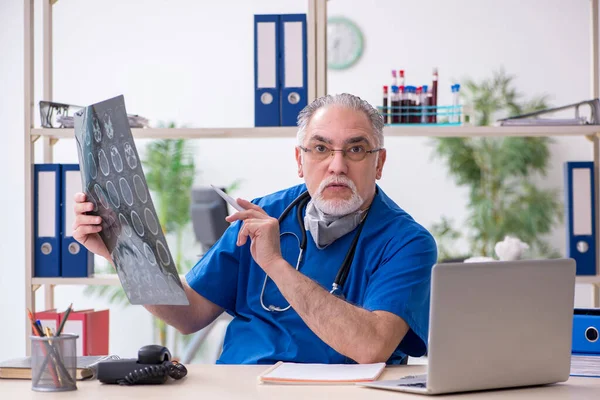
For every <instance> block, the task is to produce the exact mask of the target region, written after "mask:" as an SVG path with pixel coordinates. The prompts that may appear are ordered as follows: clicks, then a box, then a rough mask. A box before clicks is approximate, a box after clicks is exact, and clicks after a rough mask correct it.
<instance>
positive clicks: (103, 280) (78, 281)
mask: <svg viewBox="0 0 600 400" xmlns="http://www.w3.org/2000/svg"><path fill="white" fill-rule="evenodd" d="M179 278H180V279H181V280H182V281H184V280H185V275H179ZM31 284H32V285H110V286H118V285H120V284H121V282H120V281H119V277H118V276H117V274H106V275H95V276H93V277H90V278H31Z"/></svg>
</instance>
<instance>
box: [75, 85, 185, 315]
mask: <svg viewBox="0 0 600 400" xmlns="http://www.w3.org/2000/svg"><path fill="white" fill-rule="evenodd" d="M74 119H75V138H76V143H77V150H78V156H79V165H80V169H81V171H85V173H82V174H81V176H82V180H83V182H82V183H83V187H84V188H85V192H86V195H87V199H88V201H90V202H92V203H93V204H94V210H93V211H91V212H89V214H91V215H98V216H100V217H101V218H102V227H103V229H102V231H100V233H99V235H100V237H101V238H102V241H103V242H104V244H105V245H106V247H107V248H108V251H109V252H110V254H111V256H112V259H113V261H114V263H115V267H116V270H117V275H118V277H119V280H120V282H121V285H122V286H123V289H124V290H125V293H126V294H127V298H128V299H129V302H130V303H131V304H139V305H158V304H165V305H166V304H172V305H188V304H189V301H188V299H187V296H186V294H185V291H184V290H183V285H182V283H181V280H180V278H179V273H178V271H177V266H176V265H175V263H174V259H173V257H172V256H171V252H170V250H169V247H168V243H167V240H166V238H165V236H164V233H163V230H162V228H161V226H160V223H159V219H158V217H157V214H156V209H155V207H154V203H153V201H152V197H151V196H150V192H149V190H148V185H147V183H146V178H145V175H144V171H143V169H142V163H141V162H140V161H139V160H140V158H139V155H138V152H137V149H136V146H135V141H134V139H133V136H132V134H131V128H130V127H129V122H128V118H127V113H126V110H125V101H124V98H123V96H118V97H115V98H112V99H108V100H105V101H102V102H99V103H96V104H93V105H90V106H88V107H84V108H83V109H82V110H79V111H77V112H76V113H75V117H74Z"/></svg>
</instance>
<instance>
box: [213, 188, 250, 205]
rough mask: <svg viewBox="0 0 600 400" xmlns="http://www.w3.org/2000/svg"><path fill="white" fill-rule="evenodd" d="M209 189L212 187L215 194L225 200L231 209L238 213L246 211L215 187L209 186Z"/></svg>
mask: <svg viewBox="0 0 600 400" xmlns="http://www.w3.org/2000/svg"><path fill="white" fill-rule="evenodd" d="M210 187H212V188H213V189H214V191H215V192H217V194H218V195H219V196H221V197H222V198H223V200H225V201H226V202H227V203H229V205H230V206H231V207H233V208H235V209H236V210H238V211H246V209H245V208H243V207H242V206H240V205H239V204H238V203H237V201H235V200H234V199H233V197H231V196H230V195H228V194H227V193H225V192H224V191H222V190H221V189H219V188H218V187H216V186H214V185H210Z"/></svg>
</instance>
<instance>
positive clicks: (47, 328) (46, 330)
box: [38, 321, 64, 386]
mask: <svg viewBox="0 0 600 400" xmlns="http://www.w3.org/2000/svg"><path fill="white" fill-rule="evenodd" d="M38 322H39V321H38ZM44 332H46V337H52V330H50V327H49V326H47V327H46V328H45V329H44ZM48 344H50V346H53V345H54V341H51V340H49V341H48ZM46 359H47V356H46ZM44 368H45V364H43V366H42V371H43V370H44ZM50 368H52V369H53V370H54V371H56V364H54V365H51V366H50ZM56 375H57V376H58V381H59V382H60V385H61V386H62V385H63V384H64V382H63V378H62V376H61V375H60V374H59V373H58V371H56Z"/></svg>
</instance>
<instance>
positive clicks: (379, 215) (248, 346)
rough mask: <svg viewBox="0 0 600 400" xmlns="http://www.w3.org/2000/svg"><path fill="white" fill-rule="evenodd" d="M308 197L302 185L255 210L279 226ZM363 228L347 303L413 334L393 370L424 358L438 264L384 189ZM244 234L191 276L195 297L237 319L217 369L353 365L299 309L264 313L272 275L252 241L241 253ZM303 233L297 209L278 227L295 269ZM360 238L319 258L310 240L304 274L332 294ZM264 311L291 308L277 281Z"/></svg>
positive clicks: (218, 247) (233, 232) (223, 242)
mask: <svg viewBox="0 0 600 400" xmlns="http://www.w3.org/2000/svg"><path fill="white" fill-rule="evenodd" d="M304 191H306V186H305V185H304V184H302V185H298V186H294V187H292V188H289V189H286V190H282V191H279V192H276V193H274V194H271V195H268V196H265V197H262V198H258V199H255V200H254V201H253V203H255V204H258V205H259V206H261V207H262V208H263V209H264V210H265V212H267V213H268V214H269V215H271V216H273V217H275V218H277V217H279V215H280V214H281V213H282V212H283V210H284V209H285V207H286V206H288V205H289V204H290V203H291V202H292V201H293V200H294V199H296V197H298V196H299V195H300V194H302V193H303V192H304ZM364 224H365V225H364V228H363V230H362V233H361V236H360V240H359V241H358V245H357V247H356V253H355V255H354V260H353V263H352V265H351V267H350V272H349V275H348V278H347V280H346V283H345V285H344V287H343V293H344V296H345V297H346V300H347V301H349V302H350V303H351V304H353V305H356V306H359V307H362V308H364V309H366V310H370V311H375V310H383V311H388V312H391V313H394V314H396V315H398V316H399V317H400V318H402V319H403V320H404V321H405V322H406V323H407V324H408V326H409V327H410V329H409V331H408V333H407V334H406V336H405V337H404V339H403V340H402V341H401V343H400V344H399V346H398V348H397V349H396V350H395V352H394V353H393V354H392V356H391V357H390V359H389V360H388V361H387V363H388V364H398V363H400V362H401V361H402V359H403V358H405V357H406V355H410V356H413V357H419V356H422V355H424V354H425V353H426V348H427V336H428V330H429V297H430V279H431V268H432V267H433V265H434V263H435V262H436V260H437V247H436V244H435V240H434V239H433V237H432V236H431V234H430V233H429V232H428V231H427V230H426V229H425V228H423V227H422V226H421V225H419V224H418V223H417V222H415V221H414V220H413V218H412V217H411V216H410V215H408V214H407V213H406V212H405V211H403V210H402V209H401V208H400V207H398V206H397V205H396V204H395V203H394V202H393V201H392V200H391V199H390V198H389V197H388V196H387V195H386V194H385V193H384V192H383V191H382V190H381V188H379V187H377V193H376V195H375V198H374V200H373V203H372V204H371V208H370V211H369V214H368V216H367V218H366V220H365V222H364ZM240 226H241V222H240V221H236V222H235V223H233V224H231V226H230V227H229V228H228V229H227V231H226V232H225V233H224V234H223V236H222V237H221V239H220V240H219V241H218V242H217V243H216V244H215V245H214V246H213V247H212V248H211V249H210V250H209V251H208V252H207V253H206V254H205V255H204V257H202V259H200V261H198V263H197V264H196V265H195V266H194V267H193V268H192V269H191V270H190V271H189V272H188V274H187V275H186V280H187V282H188V284H189V285H190V287H191V288H192V289H194V290H195V291H196V292H198V293H199V294H200V295H202V296H203V297H205V298H206V299H208V300H210V301H211V302H213V303H215V304H217V305H219V306H221V307H223V308H224V309H225V310H226V311H227V312H228V313H229V314H231V315H232V316H233V317H234V318H233V320H232V321H231V323H230V324H229V326H228V328H227V332H226V334H225V341H224V344H223V352H222V354H221V356H220V358H219V360H218V361H217V363H220V364H273V363H275V362H277V361H290V362H300V363H331V364H342V363H354V361H353V360H351V359H349V358H348V357H345V356H343V355H342V354H340V353H338V352H337V351H335V350H334V349H332V348H331V347H330V346H329V345H327V344H326V343H325V342H323V341H322V340H321V339H319V337H318V336H317V335H315V334H314V333H313V332H312V331H311V330H310V329H309V328H308V326H307V325H306V324H305V323H304V321H303V320H302V319H301V318H300V316H299V315H298V313H296V311H295V310H294V309H293V308H290V309H288V310H287V311H284V312H269V311H265V310H264V309H263V308H262V306H261V303H260V293H261V290H262V287H263V282H264V279H265V275H266V274H265V272H264V271H263V270H262V269H261V268H260V266H259V265H258V264H256V263H255V262H254V260H253V258H252V256H251V254H250V240H248V241H247V242H246V244H245V245H244V246H241V247H238V246H236V240H237V235H238V231H239V229H240ZM300 229H303V227H301V226H299V224H298V221H297V218H296V208H294V209H293V210H292V211H291V212H290V213H289V214H288V215H287V217H286V218H285V220H284V221H283V222H282V223H281V225H280V232H281V234H282V236H281V252H282V255H283V257H284V258H285V260H286V261H287V262H288V263H289V264H290V265H292V266H293V267H295V266H296V261H297V259H298V254H299V252H300V244H299V241H298V240H297V239H296V236H297V237H298V238H301V237H302V236H301V231H300ZM291 233H293V234H295V235H296V236H294V235H292V234H291ZM355 233H356V229H355V230H353V231H352V232H350V233H348V234H346V235H344V236H343V237H341V238H339V239H337V240H336V241H335V242H333V243H332V244H330V245H329V246H327V247H326V248H325V249H322V250H320V249H318V248H317V247H316V245H315V242H314V240H313V238H312V235H311V234H310V232H307V242H308V243H307V249H306V251H305V253H304V256H303V261H302V263H301V264H300V267H299V271H300V272H302V273H303V274H304V275H306V276H308V277H309V278H311V279H312V280H313V281H315V282H318V283H319V284H320V285H321V286H323V287H324V288H326V289H327V290H328V291H329V290H331V285H332V283H333V281H334V279H335V276H336V274H337V272H338V270H339V268H340V266H341V265H342V262H343V259H344V257H345V256H346V253H347V252H348V249H349V247H350V243H351V242H352V239H353V238H354V235H355ZM264 304H265V305H266V306H267V307H268V306H269V305H271V304H272V305H275V306H277V307H281V308H283V307H287V306H288V303H287V301H286V300H285V298H284V297H283V296H282V295H281V293H280V292H279V290H278V289H277V286H276V285H275V284H274V283H273V281H272V280H271V279H268V281H267V286H266V288H265V293H264ZM357 346H360V343H357Z"/></svg>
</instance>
